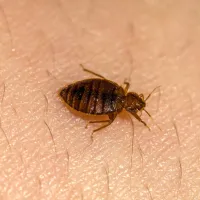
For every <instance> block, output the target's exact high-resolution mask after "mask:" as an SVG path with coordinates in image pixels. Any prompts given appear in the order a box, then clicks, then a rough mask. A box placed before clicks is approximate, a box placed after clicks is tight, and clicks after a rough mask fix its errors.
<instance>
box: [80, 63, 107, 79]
mask: <svg viewBox="0 0 200 200" xmlns="http://www.w3.org/2000/svg"><path fill="white" fill-rule="evenodd" d="M80 66H81V67H82V69H83V71H85V72H88V73H90V74H93V75H95V76H98V77H99V78H103V79H105V77H103V76H102V75H100V74H97V73H95V72H93V71H91V70H89V69H86V68H85V67H84V66H83V65H82V64H80Z"/></svg>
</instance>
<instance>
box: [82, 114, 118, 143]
mask: <svg viewBox="0 0 200 200" xmlns="http://www.w3.org/2000/svg"><path fill="white" fill-rule="evenodd" d="M116 116H117V113H111V114H109V115H108V117H109V119H108V120H101V121H89V122H88V124H91V123H107V124H105V125H103V126H101V127H99V128H97V129H95V130H93V131H92V134H91V140H92V141H93V137H94V133H95V132H97V131H100V130H101V129H103V128H106V127H107V126H109V125H110V124H112V122H113V121H114V119H115V118H116ZM88 124H87V125H88ZM87 125H86V127H87Z"/></svg>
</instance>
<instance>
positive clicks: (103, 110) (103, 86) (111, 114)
mask: <svg viewBox="0 0 200 200" xmlns="http://www.w3.org/2000/svg"><path fill="white" fill-rule="evenodd" d="M80 66H81V67H82V69H83V70H84V71H85V72H88V73H90V74H92V75H95V76H96V77H97V78H91V79H85V80H81V81H77V82H75V83H72V84H70V85H68V86H67V87H64V88H62V89H61V90H60V91H59V96H60V98H61V100H62V101H63V102H64V103H66V104H67V105H68V106H69V107H71V108H72V109H74V110H77V111H79V112H81V113H84V114H89V115H96V116H97V115H101V116H102V115H106V116H108V119H106V120H105V119H104V120H95V121H89V122H88V123H87V125H86V128H87V127H88V125H89V124H98V123H102V124H103V125H102V126H100V127H99V128H97V129H94V130H93V131H92V134H91V139H92V141H93V134H94V133H95V132H97V131H99V130H101V129H103V128H106V127H107V126H109V125H110V124H112V122H113V121H114V120H115V118H116V116H117V115H118V114H119V113H120V112H122V110H124V109H125V110H126V111H127V112H129V113H130V114H131V115H132V116H134V117H135V118H136V119H137V120H138V121H139V122H141V123H142V124H143V125H144V126H145V127H147V128H148V129H149V130H150V128H149V126H148V125H147V124H146V122H144V121H143V120H142V119H141V117H140V116H139V115H138V113H139V112H140V113H141V112H142V111H144V112H146V114H147V115H148V116H149V117H150V118H152V117H151V115H150V113H149V112H148V111H147V110H146V109H145V107H146V101H147V100H148V99H149V98H150V97H151V95H152V93H153V92H154V91H155V90H156V89H157V88H159V87H160V86H159V87H156V88H154V89H153V91H152V92H151V93H150V94H149V95H148V96H147V97H146V98H145V97H144V95H143V94H137V93H136V92H129V91H128V90H129V87H130V83H129V82H127V81H124V86H120V85H118V84H117V83H115V82H113V81H111V80H108V79H106V78H105V77H104V76H102V75H100V74H97V73H95V72H93V71H91V70H89V69H86V68H85V67H84V66H83V65H82V64H81V65H80Z"/></svg>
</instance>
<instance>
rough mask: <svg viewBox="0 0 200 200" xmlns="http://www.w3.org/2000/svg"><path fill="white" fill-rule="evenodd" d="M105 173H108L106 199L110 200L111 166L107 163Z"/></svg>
mask: <svg viewBox="0 0 200 200" xmlns="http://www.w3.org/2000/svg"><path fill="white" fill-rule="evenodd" d="M105 173H106V182H107V196H106V199H107V200H108V199H109V194H110V180H109V166H108V164H107V163H106V166H105Z"/></svg>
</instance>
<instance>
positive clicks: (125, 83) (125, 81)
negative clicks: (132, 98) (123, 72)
mask: <svg viewBox="0 0 200 200" xmlns="http://www.w3.org/2000/svg"><path fill="white" fill-rule="evenodd" d="M124 85H125V87H124V91H125V93H127V92H128V89H129V87H130V83H129V82H128V81H127V80H126V79H125V80H124Z"/></svg>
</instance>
